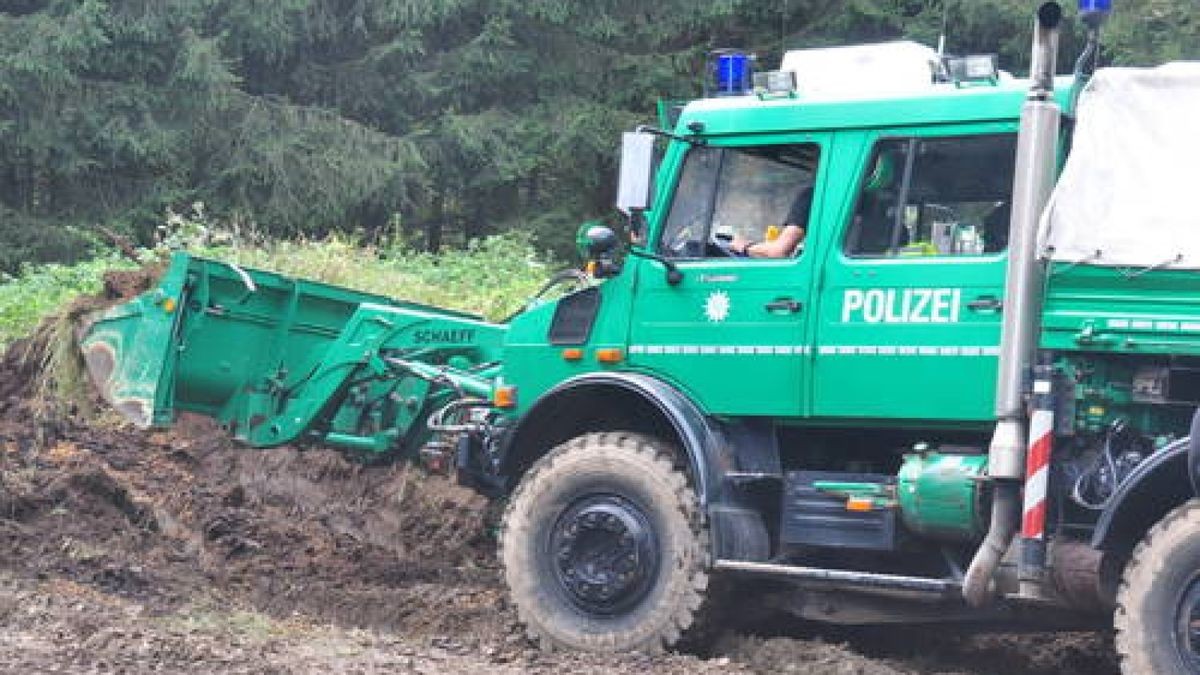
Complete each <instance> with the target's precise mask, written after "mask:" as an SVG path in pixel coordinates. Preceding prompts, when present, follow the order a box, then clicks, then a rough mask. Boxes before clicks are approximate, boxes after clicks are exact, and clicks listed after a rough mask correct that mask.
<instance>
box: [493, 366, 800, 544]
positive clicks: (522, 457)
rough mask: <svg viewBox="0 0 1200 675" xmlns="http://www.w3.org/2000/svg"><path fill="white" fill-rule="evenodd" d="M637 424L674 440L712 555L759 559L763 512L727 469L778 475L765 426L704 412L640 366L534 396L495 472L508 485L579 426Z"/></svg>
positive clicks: (583, 429) (764, 540) (765, 539)
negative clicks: (706, 525)
mask: <svg viewBox="0 0 1200 675" xmlns="http://www.w3.org/2000/svg"><path fill="white" fill-rule="evenodd" d="M602 430H629V431H641V432H645V433H650V434H652V435H656V436H659V437H662V438H665V439H666V440H669V441H673V442H675V443H677V444H678V445H679V447H680V449H681V450H682V452H683V454H684V457H683V458H681V459H685V460H686V462H687V468H688V473H689V475H690V476H691V478H692V482H693V487H694V488H695V490H696V498H697V501H698V502H699V507H700V509H701V511H702V512H703V513H705V514H706V515H707V516H708V521H709V525H710V528H711V532H712V551H713V555H714V558H715V559H721V560H750V561H756V562H757V561H763V560H766V559H768V558H769V556H770V552H771V541H770V535H769V533H768V529H767V524H766V519H765V518H764V514H763V512H762V511H760V510H758V509H757V508H755V507H754V506H753V505H752V504H749V503H746V502H745V500H743V499H742V498H741V495H740V494H738V488H737V485H736V482H734V481H731V480H730V478H731V476H734V475H736V474H737V473H738V472H740V471H750V472H753V473H754V475H757V476H762V475H767V474H769V475H776V474H780V473H781V470H780V468H779V450H778V447H777V445H776V443H775V440H774V433H773V429H772V428H771V427H770V425H766V424H762V423H758V422H754V421H735V422H721V421H718V420H715V419H713V418H710V417H707V416H705V415H704V413H703V412H701V411H700V408H699V407H697V406H696V404H695V403H693V402H692V401H691V399H690V398H688V396H687V395H686V394H684V393H683V392H681V391H680V390H679V389H677V388H676V387H674V386H672V385H671V384H669V383H667V382H664V381H663V380H660V379H658V378H655V377H652V376H650V375H645V374H642V373H629V372H598V373H588V374H585V375H580V376H578V377H574V378H571V379H569V380H566V381H565V382H562V383H561V384H559V385H558V386H556V387H554V388H553V389H551V390H550V391H548V392H546V393H545V394H543V395H542V397H541V398H539V399H538V400H537V401H536V402H535V403H534V404H533V406H531V407H530V409H529V410H528V411H527V412H526V413H525V415H524V416H523V417H521V419H520V420H518V422H517V424H516V426H515V427H514V428H513V430H512V432H511V433H510V434H509V436H508V438H507V440H506V443H505V445H504V446H503V447H504V449H503V454H502V456H501V461H500V467H499V473H500V476H501V477H502V480H503V482H504V483H505V484H506V485H507V487H508V489H512V487H513V486H514V485H515V483H516V481H517V480H518V479H519V478H520V476H521V475H522V474H524V472H525V470H526V469H528V468H529V466H531V465H532V464H533V462H535V461H537V459H538V458H539V457H541V456H542V455H544V454H545V453H546V452H549V451H550V449H551V448H553V447H555V446H557V445H558V444H559V443H563V442H565V441H567V440H569V439H571V438H574V437H575V436H578V435H579V434H582V433H588V432H592V431H602Z"/></svg>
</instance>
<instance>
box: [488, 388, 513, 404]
mask: <svg viewBox="0 0 1200 675" xmlns="http://www.w3.org/2000/svg"><path fill="white" fill-rule="evenodd" d="M492 405H494V406H496V407H497V408H515V407H517V388H516V387H513V386H503V387H496V389H495V390H494V391H493V392H492Z"/></svg>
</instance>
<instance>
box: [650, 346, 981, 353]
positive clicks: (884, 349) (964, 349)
mask: <svg viewBox="0 0 1200 675" xmlns="http://www.w3.org/2000/svg"><path fill="white" fill-rule="evenodd" d="M813 349H814V348H813V347H808V346H793V345H631V346H630V347H629V353H630V354H668V355H671V356H676V355H684V356H709V355H712V354H722V355H726V356H730V355H736V356H792V355H805V354H811V353H813ZM815 349H816V353H817V354H819V355H821V356H999V355H1000V348H999V347H991V346H987V347H984V346H979V345H820V346H818V347H816V348H815Z"/></svg>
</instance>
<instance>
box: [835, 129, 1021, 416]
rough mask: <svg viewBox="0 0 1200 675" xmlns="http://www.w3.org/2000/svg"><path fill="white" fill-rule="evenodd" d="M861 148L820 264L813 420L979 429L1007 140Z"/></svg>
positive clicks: (895, 138)
mask: <svg viewBox="0 0 1200 675" xmlns="http://www.w3.org/2000/svg"><path fill="white" fill-rule="evenodd" d="M938 133H939V134H947V133H952V132H947V131H946V130H944V129H943V130H940V131H939V132H938ZM872 140H873V142H872V147H871V149H870V152H869V153H867V154H866V155H865V157H866V158H867V162H866V164H865V167H864V171H863V173H862V178H861V181H860V185H859V189H858V196H857V199H856V201H855V202H853V204H854V206H853V208H852V209H851V212H850V213H849V214H848V217H847V218H846V227H845V232H844V236H843V238H842V242H841V245H840V246H836V245H835V246H834V247H833V248H831V250H830V252H829V255H828V258H827V262H826V269H825V287H824V288H823V290H822V292H821V296H820V307H819V309H818V312H819V317H818V319H817V328H816V331H817V335H816V345H815V354H814V380H813V381H814V390H813V391H814V394H813V396H814V405H813V411H814V413H815V414H816V415H818V416H822V417H846V418H876V419H906V420H938V421H948V422H981V423H982V422H987V421H990V420H992V419H993V418H994V410H993V406H994V398H995V382H996V367H997V357H998V354H999V344H1000V318H1001V312H1002V311H1003V294H1004V276H1005V265H1006V263H1007V255H1006V254H1005V249H1006V248H1007V239H1008V221H1009V203H1010V201H1011V192H1012V179H1013V169H1014V158H1015V154H1016V135H1015V129H1014V130H1013V131H1009V130H1008V129H1004V128H999V127H993V128H989V130H988V133H981V132H980V131H979V130H975V132H974V133H969V132H960V134H959V135H953V136H946V135H937V136H934V135H931V132H930V131H926V130H922V131H914V132H912V133H911V134H904V133H898V134H896V135H891V136H885V135H878V136H876V137H874V138H873V139H872Z"/></svg>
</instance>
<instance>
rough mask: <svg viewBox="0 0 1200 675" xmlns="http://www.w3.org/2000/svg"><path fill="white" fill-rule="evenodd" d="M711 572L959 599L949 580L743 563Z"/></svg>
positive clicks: (957, 586) (722, 564)
mask: <svg viewBox="0 0 1200 675" xmlns="http://www.w3.org/2000/svg"><path fill="white" fill-rule="evenodd" d="M714 568H715V569H716V570H718V571H721V572H732V573H737V574H746V575H754V576H765V577H775V578H780V579H786V580H788V581H795V582H798V583H800V584H802V585H804V586H811V587H815V588H822V589H828V590H842V591H858V592H862V593H872V594H884V595H901V596H905V597H914V596H915V597H917V598H921V599H926V600H961V599H962V584H961V583H960V582H958V581H955V580H952V579H930V578H926V577H909V576H901V575H896V574H876V573H874V572H854V571H850V570H837V569H824V568H819V567H801V566H797V565H780V564H776V563H761V562H747V561H742V560H718V561H717V562H716V564H715V565H714Z"/></svg>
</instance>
